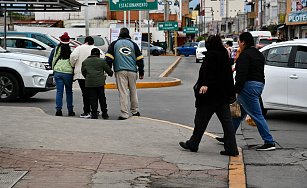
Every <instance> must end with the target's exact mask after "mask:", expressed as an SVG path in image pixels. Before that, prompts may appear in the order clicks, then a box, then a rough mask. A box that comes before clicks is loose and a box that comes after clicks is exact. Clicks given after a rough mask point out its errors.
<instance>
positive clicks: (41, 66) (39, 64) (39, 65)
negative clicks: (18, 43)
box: [21, 60, 46, 70]
mask: <svg viewBox="0 0 307 188" xmlns="http://www.w3.org/2000/svg"><path fill="white" fill-rule="evenodd" d="M21 62H22V63H24V64H26V65H28V66H30V67H34V68H38V69H43V70H46V67H45V64H44V63H42V62H38V61H26V60H21Z"/></svg>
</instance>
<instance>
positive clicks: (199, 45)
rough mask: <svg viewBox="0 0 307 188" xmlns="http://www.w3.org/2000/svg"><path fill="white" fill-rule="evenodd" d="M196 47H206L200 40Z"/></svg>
mask: <svg viewBox="0 0 307 188" xmlns="http://www.w3.org/2000/svg"><path fill="white" fill-rule="evenodd" d="M198 47H200V48H202V47H206V43H204V42H200V43H198Z"/></svg>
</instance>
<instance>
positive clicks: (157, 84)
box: [105, 57, 181, 89]
mask: <svg viewBox="0 0 307 188" xmlns="http://www.w3.org/2000/svg"><path fill="white" fill-rule="evenodd" d="M180 60H181V57H178V58H177V59H176V60H175V62H174V63H173V64H171V66H169V67H168V68H167V69H166V70H165V71H164V72H163V73H162V74H160V75H159V78H160V80H163V78H165V77H167V76H168V75H169V74H170V73H171V72H172V71H173V70H174V68H175V67H176V66H177V65H178V63H179V62H180ZM172 79H173V80H171V81H169V79H168V80H167V81H157V82H137V83H136V87H137V88H159V87H171V86H177V85H180V84H181V80H180V79H178V78H172ZM105 89H117V86H116V83H106V85H105Z"/></svg>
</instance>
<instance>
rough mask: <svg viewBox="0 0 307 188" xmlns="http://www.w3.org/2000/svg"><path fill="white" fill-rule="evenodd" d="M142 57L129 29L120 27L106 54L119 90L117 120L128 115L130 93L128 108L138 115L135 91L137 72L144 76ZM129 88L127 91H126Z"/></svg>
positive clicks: (141, 76)
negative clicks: (116, 37) (117, 35)
mask: <svg viewBox="0 0 307 188" xmlns="http://www.w3.org/2000/svg"><path fill="white" fill-rule="evenodd" d="M143 59H144V57H143V56H142V53H141V51H140V49H139V47H138V45H137V44H136V43H135V42H133V41H132V40H131V37H130V35H129V30H128V29H127V28H125V27H124V28H121V29H120V32H119V37H118V39H117V40H116V41H114V42H112V43H111V44H110V46H109V48H108V51H107V54H106V61H107V62H108V64H109V66H110V67H112V64H113V65H114V67H113V69H114V72H115V78H116V85H117V88H118V92H119V100H120V111H121V114H120V116H119V117H118V119H119V120H125V119H127V118H128V117H129V111H128V96H129V93H130V105H131V106H130V109H131V113H132V115H133V116H140V112H139V103H138V97H137V92H136V80H137V77H138V75H137V73H138V74H139V78H140V79H143V77H144V60H143ZM128 89H129V93H128Z"/></svg>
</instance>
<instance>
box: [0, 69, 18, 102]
mask: <svg viewBox="0 0 307 188" xmlns="http://www.w3.org/2000/svg"><path fill="white" fill-rule="evenodd" d="M18 93H19V83H18V80H17V79H16V77H15V76H14V75H13V74H11V73H8V72H0V102H7V101H13V100H16V98H17V96H18Z"/></svg>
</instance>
